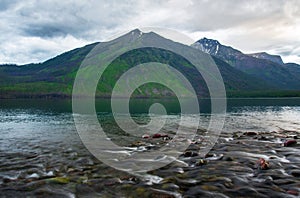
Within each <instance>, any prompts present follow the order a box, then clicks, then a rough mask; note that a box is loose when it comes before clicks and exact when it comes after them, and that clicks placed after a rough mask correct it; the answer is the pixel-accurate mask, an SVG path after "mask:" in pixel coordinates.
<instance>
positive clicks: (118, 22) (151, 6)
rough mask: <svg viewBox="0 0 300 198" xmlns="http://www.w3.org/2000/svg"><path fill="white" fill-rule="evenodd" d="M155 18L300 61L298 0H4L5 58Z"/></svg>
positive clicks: (0, 9)
mask: <svg viewBox="0 0 300 198" xmlns="http://www.w3.org/2000/svg"><path fill="white" fill-rule="evenodd" d="M149 26H150V27H161V28H169V29H175V30H177V31H179V32H182V33H184V34H186V35H188V36H190V37H191V38H192V39H194V40H198V39H200V38H202V37H208V38H213V39H217V40H219V41H220V42H221V43H223V44H225V45H230V46H233V47H235V48H237V49H240V50H242V51H244V52H247V53H251V52H259V51H267V52H269V53H273V54H280V55H282V56H283V60H284V61H285V62H297V63H300V1H298V0H269V1H267V0H265V1H261V0H245V1H244V0H226V1H224V0H214V1H210V0H170V1H169V0H132V1H131V0H118V1H117V0H107V1H105V0H102V1H101V0H85V1H82V0H63V1H62V0H26V1H21V0H19V1H17V0H0V42H1V45H0V63H18V64H25V63H30V62H41V61H44V60H47V59H48V58H51V57H53V56H55V55H58V54H60V53H62V52H64V51H67V50H70V49H73V48H76V47H80V46H83V45H85V44H89V43H92V42H95V41H107V40H109V39H111V38H112V37H113V36H114V35H116V34H120V32H126V31H128V30H131V29H135V28H139V27H149Z"/></svg>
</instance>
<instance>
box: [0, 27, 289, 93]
mask: <svg viewBox="0 0 300 198" xmlns="http://www.w3.org/2000/svg"><path fill="white" fill-rule="evenodd" d="M146 41H147V42H148V41H151V42H153V43H159V44H162V45H168V46H172V49H178V50H183V51H185V52H187V53H193V54H195V56H196V57H199V59H201V57H203V56H204V53H203V52H202V51H200V50H197V49H194V48H193V47H190V46H186V45H183V44H180V43H176V42H173V41H171V40H169V39H166V38H163V37H161V36H160V35H158V34H156V33H154V32H150V33H143V32H141V31H139V30H133V31H131V32H129V33H127V34H125V35H123V36H121V37H119V38H117V39H115V40H113V41H109V42H104V43H93V44H90V45H87V46H84V47H81V48H77V49H74V50H71V51H69V52H65V53H63V54H61V55H58V56H56V57H54V58H52V59H49V60H47V61H45V62H43V63H38V64H28V65H21V66H17V65H1V66H0V77H1V78H0V97H1V98H32V97H34V98H36V97H43V98H45V97H46V98H53V97H68V98H69V97H71V94H72V88H73V83H74V79H75V77H76V74H77V71H78V69H79V67H80V65H81V63H82V61H83V60H84V58H85V57H86V55H87V54H89V52H91V50H92V49H93V53H97V49H98V48H97V47H99V46H100V47H99V49H101V47H102V48H103V47H104V48H115V49H121V48H122V47H123V44H124V43H128V42H137V43H143V42H146ZM216 45H217V46H216ZM210 46H211V47H213V46H215V48H214V51H213V50H212V51H206V52H208V53H210V52H214V53H215V55H214V56H213V60H214V61H215V63H216V64H217V66H218V68H219V70H220V72H221V75H222V77H223V80H224V84H225V87H226V91H227V95H229V96H243V95H245V96H273V95H278V92H277V91H278V90H279V89H278V87H276V86H274V84H272V83H268V82H266V81H264V80H262V79H260V78H258V77H256V76H253V75H249V74H247V73H245V72H243V71H242V70H240V69H239V67H233V66H232V65H231V64H230V61H228V60H227V59H226V57H232V60H235V59H236V57H237V56H241V57H243V56H244V55H243V54H242V53H241V52H239V51H237V50H234V49H233V48H231V47H226V46H223V45H221V44H220V43H219V42H214V43H212V44H211V45H210ZM203 49H208V47H206V48H203ZM98 53H99V54H100V55H101V56H105V55H104V54H101V52H98ZM99 54H98V55H99ZM221 54H222V56H221V57H218V56H219V55H221ZM245 56H247V55H245ZM247 57H250V58H253V57H251V56H247ZM253 59H255V60H262V59H257V58H253ZM147 62H160V63H164V64H168V65H170V66H172V67H174V68H175V69H177V70H178V71H179V72H180V73H182V74H183V75H184V76H185V77H186V78H187V79H188V80H189V81H190V83H191V84H192V86H193V88H194V89H195V91H196V93H197V95H198V96H200V97H208V96H209V93H208V88H207V86H206V83H205V81H204V79H203V77H202V76H201V74H200V73H199V72H198V70H197V69H196V68H195V66H193V65H192V64H191V63H190V62H189V61H188V60H186V59H185V58H184V57H182V56H180V55H177V54H174V53H173V52H171V51H168V50H163V49H158V48H153V47H147V48H142V49H136V50H131V51H129V52H126V53H124V54H122V55H121V56H119V57H118V58H116V59H115V60H114V61H113V62H112V63H111V64H110V65H109V66H108V67H107V68H106V70H105V71H104V73H103V75H102V76H101V78H100V80H99V82H100V83H99V84H98V87H97V90H96V96H97V97H109V96H110V94H111V92H112V89H113V87H114V85H115V84H116V82H117V80H118V79H119V77H120V76H122V74H123V73H124V72H126V71H127V70H129V69H131V68H132V67H133V66H135V65H138V64H142V63H147ZM274 64H275V63H274ZM203 67H204V68H205V67H207V66H206V65H203ZM285 67H286V68H288V66H287V65H286V66H285ZM291 67H293V66H291ZM90 72H91V73H93V72H94V71H90ZM166 73H168V71H167V70H163V68H161V69H160V70H158V71H157V72H156V74H155V75H156V76H154V77H155V78H166V77H168V78H171V79H172V84H173V85H174V86H177V87H181V88H182V83H181V81H179V80H178V79H177V78H176V77H177V76H176V75H175V76H174V75H172V74H170V75H167V74H166ZM168 74H169V73H168ZM212 75H213V74H212ZM129 83H132V84H134V83H135V81H134V80H132V81H131V82H129ZM265 90H269V91H271V92H272V93H271V94H270V93H267V94H266V93H265ZM273 92H274V93H275V92H276V93H275V94H274V93H273ZM289 94H290V93H289ZM292 94H294V93H292ZM133 96H134V97H172V96H174V93H173V92H172V91H171V90H170V89H168V88H166V87H164V86H162V85H159V84H155V83H149V84H146V85H143V86H141V87H139V88H138V89H137V90H136V91H135V92H134V94H133Z"/></svg>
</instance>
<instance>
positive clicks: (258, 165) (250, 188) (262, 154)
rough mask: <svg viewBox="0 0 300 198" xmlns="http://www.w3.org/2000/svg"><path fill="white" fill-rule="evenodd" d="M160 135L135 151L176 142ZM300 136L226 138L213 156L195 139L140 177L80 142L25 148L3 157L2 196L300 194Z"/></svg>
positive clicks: (239, 135) (270, 134)
mask: <svg viewBox="0 0 300 198" xmlns="http://www.w3.org/2000/svg"><path fill="white" fill-rule="evenodd" d="M156 136H157V137H151V136H144V137H141V138H140V139H139V140H137V141H134V142H132V143H131V144H130V145H129V146H131V147H135V148H137V149H138V148H146V149H154V148H153V147H149V145H154V144H156V145H158V144H163V143H164V142H166V141H168V138H167V137H169V136H170V137H171V135H168V134H167V135H166V134H163V135H161V136H159V135H157V134H156ZM298 137H299V133H298V132H297V131H285V130H282V131H277V132H276V131H273V132H251V131H249V132H234V133H223V134H221V137H220V138H219V139H218V142H217V143H216V144H215V146H214V147H213V148H212V150H211V151H210V152H209V153H208V154H206V156H205V157H203V156H201V155H199V150H200V147H201V144H199V142H197V141H192V142H191V143H192V144H191V145H190V146H189V148H188V149H187V150H186V152H184V153H183V154H182V155H181V156H180V158H179V159H178V160H177V161H175V162H173V163H171V164H169V165H168V166H166V167H163V168H161V169H158V170H154V171H151V172H148V173H147V174H146V175H140V176H137V175H130V174H128V173H125V172H121V171H117V170H115V169H113V168H110V167H108V166H106V165H104V164H103V163H101V162H100V161H98V160H97V159H95V158H94V157H93V156H91V154H90V153H89V152H87V151H86V150H85V149H84V146H83V145H82V144H80V143H73V144H72V145H71V146H70V145H66V144H64V143H59V142H58V143H57V144H55V145H53V144H47V142H38V143H32V144H29V143H23V144H22V143H20V145H23V146H21V148H20V149H21V150H22V151H23V152H19V153H18V152H11V153H2V152H1V154H0V155H1V159H3V160H1V163H0V164H1V166H0V197H156V198H158V197H164V198H169V197H186V198H188V197H274V198H276V197H278V198H279V197H280V198H281V197H291V198H292V197H299V196H300V142H299V141H298ZM297 142H298V144H297ZM24 145H26V146H24Z"/></svg>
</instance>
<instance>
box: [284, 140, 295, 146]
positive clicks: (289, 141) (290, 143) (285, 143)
mask: <svg viewBox="0 0 300 198" xmlns="http://www.w3.org/2000/svg"><path fill="white" fill-rule="evenodd" d="M296 144H297V141H296V140H286V141H285V142H284V143H283V146H285V147H290V146H295V145H296Z"/></svg>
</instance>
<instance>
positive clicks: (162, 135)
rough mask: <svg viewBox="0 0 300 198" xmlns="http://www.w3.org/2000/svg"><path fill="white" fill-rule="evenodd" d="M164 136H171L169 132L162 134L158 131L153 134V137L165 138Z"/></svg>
mask: <svg viewBox="0 0 300 198" xmlns="http://www.w3.org/2000/svg"><path fill="white" fill-rule="evenodd" d="M163 137H169V136H168V135H167V134H160V133H156V134H154V135H152V138H163Z"/></svg>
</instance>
